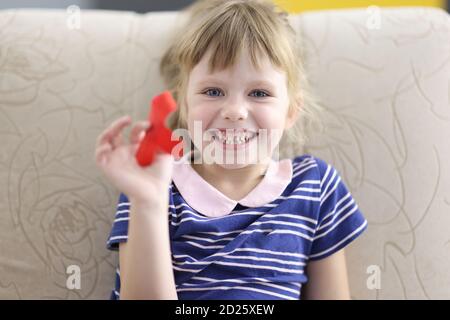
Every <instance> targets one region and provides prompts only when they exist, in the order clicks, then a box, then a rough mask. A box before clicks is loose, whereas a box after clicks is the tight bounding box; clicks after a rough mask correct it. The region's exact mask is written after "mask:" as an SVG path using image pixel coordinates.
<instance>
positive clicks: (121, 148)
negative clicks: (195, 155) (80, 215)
mask: <svg viewBox="0 0 450 320" xmlns="http://www.w3.org/2000/svg"><path fill="white" fill-rule="evenodd" d="M131 122H132V121H131V117H130V116H128V115H127V116H123V117H121V118H119V119H117V120H115V121H114V122H113V123H111V125H109V126H108V128H106V129H105V130H104V131H103V132H102V133H101V134H100V135H99V136H98V138H97V143H96V149H95V162H96V164H97V166H98V167H99V168H100V169H101V170H102V172H103V173H104V175H105V176H106V177H107V178H108V180H109V181H110V182H111V183H112V184H113V185H114V186H115V187H116V188H117V189H119V190H120V191H121V192H123V193H124V194H125V195H126V196H127V197H128V198H129V199H130V201H133V200H136V201H143V202H146V203H150V204H153V203H155V204H159V203H161V201H163V202H164V203H166V202H167V201H168V199H167V197H166V195H168V187H169V184H170V181H171V178H172V169H173V156H172V155H168V154H163V153H160V154H156V155H155V159H154V161H153V163H152V164H151V165H150V166H148V167H141V166H140V165H139V164H138V163H137V161H136V158H135V154H136V151H137V149H138V147H139V143H140V142H141V140H142V139H143V138H144V135H145V131H146V130H147V129H148V128H149V127H150V125H151V124H150V123H149V121H139V122H136V123H135V124H133V126H132V128H131V132H130V137H129V143H127V142H125V139H124V137H123V135H122V131H123V129H124V128H125V127H127V126H128V125H130V124H131Z"/></svg>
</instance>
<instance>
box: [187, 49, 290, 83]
mask: <svg viewBox="0 0 450 320" xmlns="http://www.w3.org/2000/svg"><path fill="white" fill-rule="evenodd" d="M212 58H213V56H212V50H211V49H209V50H208V51H207V52H205V54H204V55H203V57H202V58H201V59H200V61H199V63H198V64H197V65H196V66H194V68H193V69H192V70H191V74H197V75H199V76H201V77H205V76H220V75H230V74H233V73H238V74H242V73H246V74H249V73H251V74H252V75H255V76H260V77H271V76H273V75H274V73H284V71H283V70H280V69H279V68H277V67H276V66H275V65H274V64H273V63H272V62H271V61H270V60H269V58H268V57H267V55H264V54H257V55H256V59H257V61H255V62H254V61H253V60H252V59H251V56H250V53H249V51H248V50H242V51H241V52H240V53H238V54H237V55H236V60H235V61H233V63H231V64H229V65H228V66H225V67H224V68H220V66H215V69H214V70H213V69H212V68H211V67H212V64H211V59H212Z"/></svg>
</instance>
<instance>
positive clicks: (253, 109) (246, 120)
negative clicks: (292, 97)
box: [186, 50, 296, 169]
mask: <svg viewBox="0 0 450 320" xmlns="http://www.w3.org/2000/svg"><path fill="white" fill-rule="evenodd" d="M209 57H210V52H209V51H208V52H207V53H206V54H205V55H204V56H203V58H202V59H201V60H200V62H199V63H198V64H197V65H196V66H195V67H194V68H193V69H192V71H191V73H190V75H189V82H188V87H187V95H186V102H187V115H188V130H189V134H190V136H191V139H192V140H193V142H194V144H195V146H196V147H197V148H198V149H199V150H202V154H203V157H205V154H207V153H208V152H206V151H207V148H209V150H213V149H214V150H221V152H222V154H221V156H220V157H218V156H217V152H212V154H216V156H215V158H214V159H215V160H214V162H215V163H217V164H218V165H221V166H222V167H224V168H228V169H233V168H242V167H245V166H246V165H248V164H250V163H260V162H261V161H263V160H267V158H268V157H271V156H272V153H273V151H274V150H275V148H276V147H277V145H278V143H279V141H280V139H281V136H282V133H283V131H284V130H285V129H288V128H290V127H291V126H292V125H293V124H294V122H295V116H296V114H292V115H291V114H289V115H288V106H289V98H288V91H287V86H286V84H287V80H286V74H285V72H282V71H280V70H278V69H276V68H274V66H273V65H272V64H271V63H270V61H269V60H268V59H267V58H266V59H264V60H262V61H261V70H259V71H258V70H257V69H255V68H254V66H253V64H252V62H251V60H250V56H249V54H248V52H247V51H245V50H244V51H243V53H242V54H241V56H240V57H239V59H238V60H237V61H236V64H235V65H234V66H233V67H232V68H228V69H225V70H222V71H216V72H214V73H209V72H208V61H209ZM195 123H196V125H195V126H194V124H195ZM263 129H265V130H263ZM199 131H200V132H199ZM219 131H220V133H219ZM208 133H213V136H214V137H213V136H212V135H208ZM196 137H202V138H203V139H202V141H201V142H200V140H196ZM265 137H267V138H265ZM242 141H247V142H245V143H243V144H239V143H238V142H242ZM226 142H228V143H229V144H227V143H226ZM230 142H231V144H230ZM199 143H202V145H199ZM264 148H266V150H267V151H264ZM258 152H259V154H258ZM239 156H240V157H241V158H238V157H239ZM242 157H245V158H242ZM204 159H205V158H204ZM218 159H219V160H218ZM220 159H221V160H220ZM230 159H231V161H230ZM238 159H240V160H238ZM242 159H245V161H242ZM209 161H211V160H209Z"/></svg>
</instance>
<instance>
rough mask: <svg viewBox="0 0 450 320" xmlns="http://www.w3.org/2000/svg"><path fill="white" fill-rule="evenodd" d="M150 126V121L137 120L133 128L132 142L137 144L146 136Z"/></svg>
mask: <svg viewBox="0 0 450 320" xmlns="http://www.w3.org/2000/svg"><path fill="white" fill-rule="evenodd" d="M149 127H150V123H149V122H148V121H139V122H136V123H135V124H134V126H133V128H132V129H131V133H130V143H131V144H135V143H139V142H140V141H141V140H142V138H143V137H144V134H145V131H146V130H147V129H148V128H149Z"/></svg>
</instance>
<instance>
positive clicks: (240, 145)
mask: <svg viewBox="0 0 450 320" xmlns="http://www.w3.org/2000/svg"><path fill="white" fill-rule="evenodd" d="M257 136H258V133H257V132H255V133H254V135H253V136H252V137H251V138H250V139H249V140H248V141H246V142H244V143H230V144H227V143H225V142H222V141H220V140H219V139H218V138H217V136H216V135H213V140H214V142H217V143H220V144H221V145H222V147H223V148H224V149H235V150H237V149H243V148H246V147H247V146H248V145H249V144H250V143H251V142H252V141H253V140H255V138H256V137H257Z"/></svg>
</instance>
